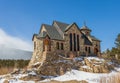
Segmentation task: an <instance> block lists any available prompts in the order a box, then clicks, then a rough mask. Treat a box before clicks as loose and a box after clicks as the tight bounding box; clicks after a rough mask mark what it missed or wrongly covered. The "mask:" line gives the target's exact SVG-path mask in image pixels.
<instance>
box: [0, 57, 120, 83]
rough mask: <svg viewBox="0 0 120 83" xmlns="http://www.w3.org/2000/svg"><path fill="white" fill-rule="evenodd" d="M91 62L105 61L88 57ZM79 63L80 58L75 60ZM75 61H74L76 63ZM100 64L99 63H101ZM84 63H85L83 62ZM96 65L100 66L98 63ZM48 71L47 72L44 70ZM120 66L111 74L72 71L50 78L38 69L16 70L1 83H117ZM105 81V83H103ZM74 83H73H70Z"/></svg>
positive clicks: (1, 78)
mask: <svg viewBox="0 0 120 83" xmlns="http://www.w3.org/2000/svg"><path fill="white" fill-rule="evenodd" d="M87 59H89V60H90V61H91V60H93V59H95V60H96V61H101V62H102V61H104V59H99V58H97V57H87ZM75 60H77V61H79V60H81V59H80V58H75ZM75 60H74V61H75ZM101 62H99V63H101ZM83 63H84V62H83ZM94 65H97V66H98V62H97V63H96V64H94ZM44 71H46V70H44ZM119 72H120V66H118V67H114V70H112V71H110V72H109V73H94V72H85V71H81V70H76V69H72V70H69V71H67V72H65V73H64V74H63V75H57V76H50V75H41V74H38V73H37V71H36V69H32V70H24V69H21V70H19V69H18V70H15V72H12V73H10V74H7V75H1V76H0V83H3V82H6V83H8V82H9V83H63V82H64V83H69V81H74V83H83V82H81V81H84V83H117V82H115V81H116V79H118V80H119V77H120V73H119ZM53 81H54V82H53ZM101 81H103V82H101ZM70 83H72V82H70Z"/></svg>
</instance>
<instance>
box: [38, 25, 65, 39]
mask: <svg viewBox="0 0 120 83" xmlns="http://www.w3.org/2000/svg"><path fill="white" fill-rule="evenodd" d="M43 27H44V28H45V30H46V33H47V34H48V36H49V37H50V38H51V39H57V40H63V38H62V37H61V35H60V34H59V32H58V31H57V30H56V28H55V27H54V26H51V25H48V24H43V25H42V27H41V30H42V28H43ZM41 30H40V33H39V34H42V32H41Z"/></svg>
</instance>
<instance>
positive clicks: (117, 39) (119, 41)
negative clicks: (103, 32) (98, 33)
mask: <svg viewBox="0 0 120 83" xmlns="http://www.w3.org/2000/svg"><path fill="white" fill-rule="evenodd" d="M115 45H116V47H117V48H118V49H120V33H119V34H118V36H117V38H116V39H115Z"/></svg>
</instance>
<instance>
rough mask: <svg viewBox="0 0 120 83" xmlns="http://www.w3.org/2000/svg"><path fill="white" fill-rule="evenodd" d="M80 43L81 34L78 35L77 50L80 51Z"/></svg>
mask: <svg viewBox="0 0 120 83" xmlns="http://www.w3.org/2000/svg"><path fill="white" fill-rule="evenodd" d="M79 46H80V44H79V35H77V51H79V50H80V47H79Z"/></svg>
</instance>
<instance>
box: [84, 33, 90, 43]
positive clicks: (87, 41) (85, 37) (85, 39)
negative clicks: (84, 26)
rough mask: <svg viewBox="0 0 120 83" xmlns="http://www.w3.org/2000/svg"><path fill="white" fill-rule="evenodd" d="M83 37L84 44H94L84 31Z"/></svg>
mask: <svg viewBox="0 0 120 83" xmlns="http://www.w3.org/2000/svg"><path fill="white" fill-rule="evenodd" d="M82 38H83V39H84V44H85V45H92V42H91V41H90V40H89V39H88V38H87V36H86V35H84V34H83V33H82Z"/></svg>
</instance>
